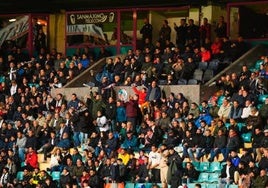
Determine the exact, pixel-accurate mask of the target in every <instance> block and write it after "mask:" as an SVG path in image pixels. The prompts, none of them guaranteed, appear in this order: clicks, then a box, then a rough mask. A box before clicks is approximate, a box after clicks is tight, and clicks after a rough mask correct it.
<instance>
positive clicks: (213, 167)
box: [209, 162, 222, 172]
mask: <svg viewBox="0 0 268 188" xmlns="http://www.w3.org/2000/svg"><path fill="white" fill-rule="evenodd" d="M221 169H222V167H221V163H220V162H211V163H210V165H209V172H220V171H221Z"/></svg>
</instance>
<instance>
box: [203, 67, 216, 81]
mask: <svg viewBox="0 0 268 188" xmlns="http://www.w3.org/2000/svg"><path fill="white" fill-rule="evenodd" d="M213 77H214V73H213V70H211V69H207V70H206V71H205V72H204V76H203V81H204V82H207V81H209V80H211V79H212V78H213Z"/></svg>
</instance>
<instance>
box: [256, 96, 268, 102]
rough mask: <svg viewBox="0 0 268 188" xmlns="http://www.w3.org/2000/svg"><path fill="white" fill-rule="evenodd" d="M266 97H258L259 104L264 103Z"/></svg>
mask: <svg viewBox="0 0 268 188" xmlns="http://www.w3.org/2000/svg"><path fill="white" fill-rule="evenodd" d="M267 97H268V95H267V94H266V95H259V97H258V101H259V103H264V101H265V99H266V98H267Z"/></svg>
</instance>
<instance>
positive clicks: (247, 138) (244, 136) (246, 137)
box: [241, 132, 252, 143]
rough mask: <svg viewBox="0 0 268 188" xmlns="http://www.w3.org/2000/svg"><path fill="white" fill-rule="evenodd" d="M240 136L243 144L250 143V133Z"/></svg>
mask: <svg viewBox="0 0 268 188" xmlns="http://www.w3.org/2000/svg"><path fill="white" fill-rule="evenodd" d="M241 136H242V139H243V142H244V143H250V142H251V137H252V133H251V132H249V133H244V134H242V135H241Z"/></svg>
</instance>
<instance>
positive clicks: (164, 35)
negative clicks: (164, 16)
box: [159, 20, 171, 44]
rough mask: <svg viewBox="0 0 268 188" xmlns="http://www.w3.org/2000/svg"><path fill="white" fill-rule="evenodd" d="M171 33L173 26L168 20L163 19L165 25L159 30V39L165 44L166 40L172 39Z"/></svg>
mask: <svg viewBox="0 0 268 188" xmlns="http://www.w3.org/2000/svg"><path fill="white" fill-rule="evenodd" d="M170 34H171V28H170V26H169V25H168V21H167V20H164V21H163V26H162V27H161V29H160V32H159V41H160V43H162V44H164V43H165V41H166V40H169V41H170Z"/></svg>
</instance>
